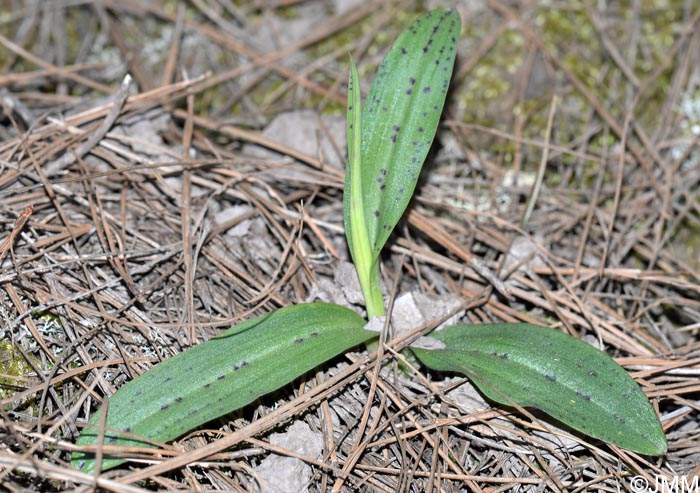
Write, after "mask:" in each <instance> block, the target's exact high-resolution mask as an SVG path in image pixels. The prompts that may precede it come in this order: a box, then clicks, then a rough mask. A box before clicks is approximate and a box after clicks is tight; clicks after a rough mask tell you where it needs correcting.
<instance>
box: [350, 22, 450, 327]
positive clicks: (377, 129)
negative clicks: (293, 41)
mask: <svg viewBox="0 0 700 493" xmlns="http://www.w3.org/2000/svg"><path fill="white" fill-rule="evenodd" d="M460 29H461V21H460V18H459V14H458V13H457V11H455V10H434V11H430V12H427V13H425V14H423V15H421V16H420V17H418V18H417V19H416V20H415V21H414V22H413V23H412V24H411V25H410V26H408V27H407V28H406V29H405V30H404V31H403V32H402V33H401V35H400V36H399V37H398V38H397V39H396V41H395V42H394V44H393V45H392V47H391V49H390V50H389V52H388V53H387V55H386V56H385V57H384V60H383V61H382V63H381V65H380V67H379V70H378V72H377V76H376V77H375V78H374V81H373V82H372V86H371V87H370V91H369V94H368V96H367V99H366V101H365V104H364V106H363V107H362V109H361V111H360V91H359V84H358V80H357V71H356V69H355V66H354V63H352V62H351V71H350V80H349V82H348V166H347V171H346V176H345V196H344V209H345V231H346V235H347V238H348V246H349V248H350V251H351V253H352V256H353V261H354V262H355V265H356V267H357V269H358V276H359V278H360V284H361V285H363V279H367V281H366V284H367V285H366V286H365V285H363V293H364V294H365V299H366V302H367V305H368V314H369V318H372V315H371V314H370V313H371V312H374V313H375V314H376V315H382V314H383V312H384V308H383V301H381V291H380V288H379V286H378V284H379V268H378V267H379V266H378V260H379V255H380V253H381V250H382V248H383V247H384V245H385V243H386V241H387V239H388V238H389V236H390V235H391V233H392V231H393V230H394V228H395V227H396V224H397V223H398V222H399V220H400V219H401V216H402V215H403V213H404V211H405V210H406V207H407V206H408V203H409V201H410V199H411V197H412V195H413V192H414V190H415V187H416V183H417V182H418V177H419V175H420V171H421V168H422V166H423V163H424V161H425V158H426V156H427V155H428V151H429V150H430V147H431V145H432V142H433V139H434V138H435V133H436V131H437V128H438V123H439V121H440V115H441V113H442V108H443V105H444V103H445V97H446V95H447V90H448V88H449V85H450V79H451V77H452V70H453V68H454V62H455V58H456V55H457V42H458V39H459V33H460ZM360 215H361V217H360ZM366 259H369V261H367V260H366ZM358 260H359V261H358ZM378 300H379V301H378ZM377 305H381V308H380V307H377ZM377 312H378V313H377Z"/></svg>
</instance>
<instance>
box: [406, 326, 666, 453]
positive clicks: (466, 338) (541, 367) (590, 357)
mask: <svg viewBox="0 0 700 493" xmlns="http://www.w3.org/2000/svg"><path fill="white" fill-rule="evenodd" d="M431 336H432V337H434V338H436V339H438V340H440V341H442V342H443V343H444V344H445V345H446V346H447V349H440V350H432V351H431V350H425V349H413V352H414V353H415V355H416V356H417V357H418V359H419V360H420V361H421V363H423V364H424V365H426V366H427V367H429V368H431V369H433V370H436V371H450V372H457V373H461V374H464V375H466V376H468V377H469V379H470V380H472V382H473V383H474V384H475V385H476V386H477V387H478V388H479V390H481V391H482V392H483V393H484V394H485V395H486V396H487V397H489V398H490V399H492V400H493V401H496V402H498V403H501V404H504V405H511V404H512V403H515V404H517V405H519V406H522V407H534V408H538V409H541V410H542V411H544V412H546V413H547V414H549V415H550V416H552V417H553V418H555V419H557V420H559V421H560V422H562V423H564V424H565V425H567V426H570V427H571V428H573V429H575V430H577V431H580V432H581V433H584V434H586V435H589V436H591V437H594V438H598V439H600V440H602V441H604V442H607V443H611V444H614V445H618V446H620V447H622V448H625V449H628V450H631V451H634V452H638V453H641V454H646V455H663V454H664V453H665V452H666V448H667V445H666V436H665V435H664V432H663V429H662V427H661V423H660V422H659V418H658V417H657V415H656V412H655V411H654V409H653V407H652V406H651V404H650V403H649V400H648V399H647V397H646V395H645V394H644V392H642V390H641V389H640V387H639V385H638V384H637V383H636V382H635V381H634V380H633V379H632V377H630V376H629V374H628V373H627V372H626V371H625V370H624V369H623V368H622V367H621V366H619V365H618V364H617V363H615V361H613V359H612V358H610V357H609V356H608V355H607V354H606V353H604V352H602V351H599V350H598V349H596V348H594V347H593V346H591V345H589V344H587V343H585V342H583V341H580V340H578V339H576V338H574V337H571V336H569V335H567V334H564V333H562V332H558V331H556V330H553V329H547V328H544V327H539V326H536V325H530V324H493V325H456V326H452V327H448V328H447V329H445V330H443V331H439V332H434V333H432V334H431Z"/></svg>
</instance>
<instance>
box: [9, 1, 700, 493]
mask: <svg viewBox="0 0 700 493" xmlns="http://www.w3.org/2000/svg"><path fill="white" fill-rule="evenodd" d="M625 3H626V2H625ZM629 4H630V6H629V7H627V8H623V7H620V6H619V3H618V2H537V1H522V2H514V1H505V0H479V1H468V0H443V1H441V2H438V1H433V0H426V1H425V2H412V1H384V0H370V1H354V0H256V1H250V2H247V1H240V2H239V1H228V0H210V1H204V0H192V1H191V2H175V1H163V0H161V1H150V2H140V1H136V0H101V1H94V0H79V1H52V2H41V1H33V0H25V1H20V0H0V334H2V337H1V338H0V403H1V406H0V412H1V414H0V420H1V421H0V486H1V487H0V489H2V490H5V491H12V492H20V491H63V490H75V491H90V490H94V489H98V490H109V491H118V492H136V491H146V490H149V491H153V490H159V491H166V490H168V491H179V490H182V491H261V483H264V481H265V480H264V479H261V478H262V476H264V473H263V470H264V465H263V464H264V462H265V460H266V459H268V458H270V457H274V456H276V455H278V454H279V453H283V450H282V449H284V448H285V447H284V446H281V445H275V444H274V443H279V442H275V441H274V439H273V438H274V437H275V436H276V435H275V434H279V433H281V432H284V431H285V430H287V429H288V428H291V427H292V426H294V425H295V424H298V423H303V424H305V425H306V427H307V428H308V429H309V430H310V431H311V432H312V433H314V434H315V436H317V437H319V441H320V443H321V445H322V446H321V449H320V452H314V453H311V452H304V451H302V452H299V451H294V450H292V451H291V452H287V453H288V454H289V453H291V454H292V455H293V456H294V457H296V459H300V460H296V459H293V460H292V461H291V462H289V463H288V464H290V466H289V467H298V468H300V470H301V471H302V473H303V474H302V477H303V478H305V479H304V481H305V483H304V485H303V487H302V488H301V489H298V491H302V490H304V488H307V490H308V491H312V492H317V491H322V492H325V491H331V490H332V489H333V488H338V489H340V490H341V491H372V492H375V491H376V492H394V491H411V492H413V491H415V492H422V491H436V492H456V491H489V492H497V491H572V492H573V491H644V489H643V488H644V486H645V485H646V486H648V488H649V491H654V488H655V485H657V484H660V483H662V482H666V483H665V484H672V483H673V481H677V483H676V484H680V485H681V486H680V487H682V485H683V484H686V485H691V486H692V484H695V485H697V478H698V476H700V466H698V464H700V342H699V340H698V334H700V192H699V191H698V190H699V189H700V146H699V145H698V144H699V142H700V8H698V5H697V4H696V3H694V2H687V1H685V2H684V1H680V0H667V1H663V2H662V1H658V2H653V1H638V2H629ZM440 6H446V7H452V8H455V9H457V10H458V12H459V13H460V16H461V18H462V24H463V25H462V35H461V39H460V42H459V48H458V58H457V64H456V67H455V72H454V76H453V79H452V86H451V88H450V92H449V94H448V99H447V102H446V105H445V110H444V113H443V119H442V123H441V126H440V129H439V131H438V136H437V138H436V141H435V144H434V146H433V150H432V151H431V153H430V154H429V157H428V160H427V162H426V164H425V166H424V168H423V173H422V175H421V180H420V182H419V184H418V187H417V189H416V195H415V198H414V200H413V201H412V203H411V205H410V207H409V209H408V211H407V213H406V215H405V216H404V219H403V220H402V222H401V223H400V224H399V227H398V228H397V229H396V232H395V233H394V235H393V236H392V237H391V239H390V240H389V242H388V248H387V249H386V251H385V254H384V256H383V258H382V264H383V265H382V276H383V279H384V284H385V286H386V287H387V291H388V294H392V295H393V296H394V297H395V298H396V299H397V300H399V299H402V296H404V295H406V294H410V296H412V297H413V298H415V299H423V300H426V299H427V300H429V301H428V302H427V304H428V305H429V306H432V305H434V306H438V305H440V304H441V303H442V304H444V305H446V306H448V307H452V308H457V309H459V310H460V311H459V312H458V317H459V321H460V322H463V323H488V322H528V323H533V324H538V325H544V326H548V327H553V328H556V329H558V330H561V331H565V332H567V333H569V334H572V335H574V336H576V337H578V338H581V339H583V340H586V341H588V342H590V343H591V344H594V345H597V346H598V347H600V348H601V349H603V350H604V351H606V352H607V353H608V354H609V355H610V356H611V357H613V358H615V360H616V361H617V362H618V363H619V364H620V365H622V366H623V367H624V368H625V369H626V370H627V371H628V372H629V373H630V375H631V376H632V377H633V378H634V379H635V380H636V381H637V382H638V383H639V385H640V386H641V388H642V389H643V391H644V392H645V393H646V395H647V396H648V397H649V399H650V401H651V403H652V405H653V406H654V409H655V410H656V411H657V412H658V415H659V417H660V420H661V423H662V425H663V428H664V431H665V433H666V436H667V439H668V452H667V453H666V454H665V455H663V456H661V457H650V456H643V455H639V454H635V453H631V452H628V451H625V450H624V449H621V448H618V447H615V446H612V445H607V444H604V443H602V442H598V441H596V440H592V439H586V438H585V437H583V436H580V435H578V434H575V433H572V432H571V430H560V429H559V428H557V425H556V424H555V423H553V422H552V421H551V420H548V418H547V417H546V416H544V415H539V414H534V415H533V414H532V413H527V414H526V415H525V414H522V413H521V412H519V411H517V410H513V409H504V408H502V407H499V406H497V405H494V404H493V403H489V402H487V401H484V399H483V398H482V397H481V395H480V394H479V393H477V392H474V391H473V389H472V388H471V386H470V384H469V381H468V379H464V378H461V377H460V378H458V377H455V376H452V375H442V374H438V373H434V372H429V371H426V370H424V369H420V367H419V368H418V370H417V373H413V374H409V373H407V372H406V371H405V367H398V364H397V363H398V356H397V355H396V354H395V353H393V352H391V351H384V352H383V355H382V357H381V358H380V359H379V360H376V359H375V360H369V359H368V360H367V361H368V364H366V365H364V366H361V367H358V369H357V370H355V373H354V374H352V378H350V379H349V380H348V381H347V382H346V383H344V384H343V385H338V386H336V387H330V388H329V389H328V392H325V393H323V394H320V395H318V396H317V397H314V400H313V401H311V402H305V399H304V394H305V393H307V392H309V391H310V389H313V388H314V387H316V386H318V385H323V384H324V382H325V381H327V380H328V378H329V377H330V376H332V375H334V374H337V373H338V372H339V371H342V370H343V369H346V368H348V367H350V366H352V363H353V362H354V361H358V360H359V359H361V358H366V357H367V355H368V353H367V351H366V350H363V349H361V348H359V349H356V350H355V352H352V353H348V354H347V355H344V356H340V357H338V358H336V359H335V360H333V361H331V362H329V363H328V364H326V365H323V366H321V367H318V368H317V369H316V371H315V372H312V373H311V374H307V375H305V376H304V377H303V378H302V379H299V380H297V381H295V383H294V384H292V385H289V386H287V387H284V388H283V389H281V390H279V391H277V392H275V393H274V394H272V395H268V396H265V397H263V398H261V399H258V400H257V401H256V402H255V403H253V404H251V405H250V406H247V407H246V408H244V409H243V410H240V411H236V412H232V413H231V414H229V415H226V416H224V417H222V418H221V419H219V420H216V421H214V422H211V423H208V424H207V425H206V426H205V427H203V428H201V429H198V430H195V431H194V432H192V433H190V434H188V435H186V436H184V437H182V438H181V439H179V440H177V441H175V442H174V443H169V444H164V445H163V448H162V449H149V451H147V452H149V453H150V455H144V454H143V453H141V454H140V455H139V454H135V455H134V457H133V460H130V461H129V462H127V463H125V464H123V465H122V466H120V467H118V468H115V469H112V470H109V471H105V472H104V473H102V474H101V475H99V476H97V475H91V474H87V473H85V472H82V471H79V470H77V469H75V468H73V467H72V466H71V462H70V455H71V452H72V451H74V450H75V449H76V446H75V439H76V437H77V435H78V434H79V432H80V428H81V426H82V425H83V424H84V423H86V421H87V420H88V419H90V417H91V416H93V415H94V414H95V413H97V412H99V411H98V410H99V407H100V403H101V402H102V401H103V399H105V398H106V397H108V396H111V395H112V394H113V393H114V392H115V391H116V390H117V389H118V388H120V387H121V386H122V385H123V384H124V383H126V382H127V381H130V380H131V379H133V378H135V377H136V376H137V375H140V374H142V373H144V372H145V371H147V370H148V369H149V368H151V367H152V366H153V365H155V364H156V363H158V362H159V361H161V360H162V359H165V358H168V357H170V356H173V355H174V354H177V353H179V352H181V351H183V350H185V349H187V348H189V347H192V346H195V345H197V344H200V343H201V342H203V341H205V340H208V339H210V338H211V337H213V336H214V335H216V334H218V333H220V332H221V331H222V330H223V329H225V328H228V327H230V326H231V325H233V324H236V323H238V322H241V321H243V320H246V319H249V318H251V317H253V316H255V315H259V314H264V313H268V312H271V311H273V310H275V309H277V308H279V307H283V306H288V305H292V304H295V303H299V302H304V301H310V300H313V299H334V300H335V299H336V298H337V297H338V296H339V295H338V290H339V288H342V287H343V286H338V283H340V282H341V279H339V274H338V273H339V272H340V271H341V270H342V269H343V267H344V266H345V267H347V262H348V261H349V254H348V251H347V247H346V242H345V236H344V226H343V200H342V193H343V176H344V169H345V156H346V151H345V145H346V137H345V102H346V98H347V77H348V70H349V57H348V54H352V56H353V58H354V60H355V62H356V63H357V65H358V67H360V77H361V79H362V84H361V85H362V90H363V95H366V93H367V90H368V88H369V84H370V82H371V80H372V78H373V74H374V73H376V68H377V66H378V64H379V62H380V61H381V59H382V57H383V55H384V54H385V53H386V50H387V48H388V46H389V44H390V43H391V42H392V41H393V40H394V39H395V38H396V36H397V35H398V34H399V33H400V32H401V30H402V29H403V28H404V27H405V26H407V25H408V24H409V23H410V22H411V20H412V19H414V18H415V17H416V16H417V15H418V14H419V13H420V12H422V11H423V10H425V9H430V8H437V7H440ZM127 74H129V75H130V77H126V76H127ZM537 183H541V188H539V190H537V187H535V184H537ZM334 297H335V298H334ZM351 301H352V300H351ZM351 305H352V303H351ZM352 306H353V308H355V309H356V310H358V311H360V312H361V311H362V306H361V305H359V304H354V305H352ZM402 306H403V305H402ZM412 309H414V310H415V309H417V310H418V312H420V306H418V307H415V306H413V307H412ZM418 312H417V313H418ZM444 314H445V313H444V312H443V315H444ZM418 315H423V316H424V319H423V320H421V319H420V317H419V316H418ZM418 315H417V316H416V319H415V321H416V326H418V325H420V324H421V323H425V324H426V327H427V326H429V325H430V323H431V322H433V320H432V318H433V317H435V316H439V315H435V314H434V313H432V314H431V313H427V314H426V311H425V310H424V311H423V312H420V313H418ZM435 323H437V321H435ZM392 337H393V336H392V335H391V333H390V334H388V336H387V341H386V343H387V344H388V345H391V343H392ZM192 378H194V379H196V378H197V376H196V375H192ZM436 389H437V390H436ZM302 403H303V406H302ZM290 405H291V406H292V407H289V406H290ZM285 406H287V407H286V409H293V410H295V411H294V412H291V413H287V414H282V413H276V412H275V410H277V409H279V408H281V407H285ZM294 406H297V407H294ZM241 430H243V431H242V433H241V435H240V436H241V437H242V438H241V439H240V440H239V441H237V442H235V443H231V440H228V441H226V438H227V437H231V436H232V435H233V434H234V433H238V432H241ZM246 430H249V432H246ZM236 436H237V435H236ZM271 439H272V441H273V442H274V443H273V444H271ZM217 443H220V444H221V445H220V446H218V447H217V445H216V444H217ZM205 445H209V446H212V447H213V448H211V450H213V451H214V452H212V454H211V455H210V456H208V457H206V458H205V459H197V460H193V461H191V462H189V463H188V464H187V465H185V466H179V465H171V463H170V462H169V461H171V460H172V459H173V458H175V459H177V458H182V457H183V456H184V457H187V455H186V454H191V453H192V451H195V450H198V449H201V448H202V447H203V446H205ZM273 452H276V453H277V454H275V453H273ZM154 464H156V465H160V468H156V469H149V472H147V473H145V474H141V475H139V474H140V472H141V471H144V470H145V469H146V467H148V466H152V465H154ZM280 467H281V466H280ZM150 471H155V472H150ZM279 474H282V473H281V472H280V473H279ZM304 474H305V475H306V476H303V475H304ZM144 476H145V477H144ZM135 478H136V479H135ZM683 481H685V483H683ZM693 481H695V483H693ZM290 484H291V483H290ZM275 488H276V487H272V486H269V485H268V487H267V488H266V489H265V491H284V489H282V490H277V489H275ZM290 488H291V487H290ZM295 488H296V487H295ZM289 491H291V490H289ZM677 491H684V490H677ZM687 491H690V490H687Z"/></svg>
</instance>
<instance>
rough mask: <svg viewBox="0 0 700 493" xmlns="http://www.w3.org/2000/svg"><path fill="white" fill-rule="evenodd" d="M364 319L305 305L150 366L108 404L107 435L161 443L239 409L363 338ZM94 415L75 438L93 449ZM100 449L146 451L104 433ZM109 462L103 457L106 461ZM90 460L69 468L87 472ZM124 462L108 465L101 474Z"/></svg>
mask: <svg viewBox="0 0 700 493" xmlns="http://www.w3.org/2000/svg"><path fill="white" fill-rule="evenodd" d="M364 324H365V320H364V319H363V318H362V317H360V316H359V315H358V314H356V313H355V312H353V311H352V310H349V309H347V308H344V307H342V306H338V305H333V304H327V303H311V304H302V305H295V306H290V307H286V308H282V309H280V310H277V311H275V312H272V313H269V314H267V315H264V316H262V317H258V318H254V319H252V320H249V321H247V322H244V323H242V324H240V325H237V326H235V327H233V328H231V329H229V330H227V331H226V332H224V333H222V334H221V335H219V336H217V337H215V338H213V339H210V340H209V341H207V342H205V343H203V344H200V345H198V346H196V347H193V348H191V349H188V350H187V351H184V352H182V353H180V354H178V355H177V356H174V357H172V358H169V359H167V360H165V361H163V362H162V363H160V364H158V365H156V366H155V367H153V368H152V369H151V370H149V371H147V372H146V373H144V374H143V375H141V376H139V377H138V378H135V379H134V380H132V381H130V382H128V383H127V384H126V385H124V386H123V387H122V388H120V389H119V391H117V393H116V394H114V395H113V396H112V397H111V398H110V399H109V407H108V414H107V423H106V428H107V429H109V430H118V431H123V432H127V433H130V434H132V435H136V436H142V437H145V438H147V439H149V440H152V441H155V442H166V441H168V440H172V439H174V438H177V437H179V436H181V435H183V434H184V433H187V432H188V431H190V430H193V429H194V428H196V427H198V426H200V425H202V424H204V423H206V422H208V421H211V420H212V419H214V418H218V417H219V416H222V415H224V414H227V413H230V412H231V411H234V410H236V409H239V408H241V407H243V406H245V405H246V404H249V403H251V402H253V401H254V400H255V399H257V398H258V397H260V396H261V395H264V394H267V393H269V392H272V391H273V390H276V389H278V388H280V387H282V386H283V385H285V384H287V383H289V382H291V381H292V380H294V379H295V378H297V377H299V376H300V375H302V374H304V373H305V372H307V371H309V370H311V369H313V368H315V367H316V366H318V365H319V364H321V363H323V362H325V361H327V360H329V359H330V358H332V357H334V356H336V355H337V354H339V353H341V352H343V351H346V350H348V349H350V348H352V347H354V346H356V345H358V344H361V343H363V342H365V341H367V340H368V339H371V338H372V337H375V336H376V332H371V331H367V330H364V329H363V327H364ZM99 414H100V413H99V412H97V413H95V414H94V415H93V419H91V420H90V424H91V425H93V426H91V427H88V428H85V429H84V430H83V431H82V433H81V434H80V437H79V438H78V441H77V444H78V445H95V444H97V442H98V433H97V429H96V427H95V426H96V425H97V422H98V419H99ZM104 445H118V446H130V447H149V446H150V445H149V444H147V443H146V442H144V441H141V440H138V438H132V437H127V436H125V435H121V434H119V433H116V432H112V431H108V432H107V433H105V436H104ZM107 455H108V454H107ZM94 462H95V461H94V456H93V455H92V454H89V453H81V452H77V453H74V454H73V457H72V463H73V465H74V466H76V467H79V468H81V469H83V470H85V471H92V470H94V467H95V463H94ZM122 462H123V460H121V459H118V458H107V459H105V460H104V461H103V463H102V469H103V470H104V469H108V468H111V467H114V466H116V465H118V464H120V463H122Z"/></svg>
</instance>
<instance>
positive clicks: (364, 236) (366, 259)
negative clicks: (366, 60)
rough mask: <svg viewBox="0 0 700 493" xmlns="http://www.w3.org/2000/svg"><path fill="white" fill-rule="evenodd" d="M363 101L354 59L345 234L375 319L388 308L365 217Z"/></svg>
mask: <svg viewBox="0 0 700 493" xmlns="http://www.w3.org/2000/svg"><path fill="white" fill-rule="evenodd" d="M361 101H362V98H361V93H360V83H359V80H358V76H357V67H355V62H354V61H353V60H352V58H350V76H349V78H348V108H347V116H348V120H347V131H348V164H347V166H346V169H345V193H344V194H343V209H344V220H345V236H346V238H347V240H348V248H349V249H350V254H351V255H352V260H353V262H355V268H356V269H357V276H358V278H359V280H360V286H361V287H362V293H363V295H364V297H365V304H366V305H367V317H368V318H369V319H372V318H374V317H380V316H382V315H384V313H385V310H384V298H383V297H382V290H381V284H380V278H379V263H378V256H376V255H373V252H372V247H371V246H370V240H369V234H368V230H367V222H366V219H365V207H364V201H365V197H364V194H363V191H362V161H361V148H362V117H361V115H362V111H361Z"/></svg>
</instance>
